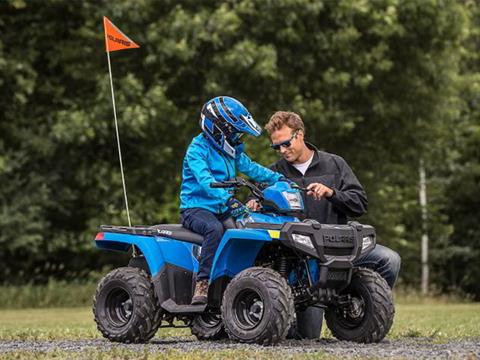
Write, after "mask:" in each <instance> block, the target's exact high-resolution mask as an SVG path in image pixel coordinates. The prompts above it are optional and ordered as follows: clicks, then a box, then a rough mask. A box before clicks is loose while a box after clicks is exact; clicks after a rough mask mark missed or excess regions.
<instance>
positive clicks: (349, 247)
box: [279, 221, 376, 268]
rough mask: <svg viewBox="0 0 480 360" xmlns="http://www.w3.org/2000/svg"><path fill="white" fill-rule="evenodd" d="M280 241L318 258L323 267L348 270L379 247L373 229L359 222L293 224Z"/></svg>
mask: <svg viewBox="0 0 480 360" xmlns="http://www.w3.org/2000/svg"><path fill="white" fill-rule="evenodd" d="M279 240H280V241H281V242H282V243H283V244H284V245H285V246H287V247H290V248H292V249H294V250H300V251H301V252H303V253H306V254H307V255H311V256H313V257H316V258H317V259H318V260H319V265H321V266H329V267H339V268H345V267H352V266H353V262H354V261H355V260H357V259H358V258H359V257H360V256H362V255H364V254H367V253H368V252H370V251H371V250H372V249H373V248H374V247H375V244H376V235H375V229H374V228H373V227H372V226H370V225H362V224H360V223H358V222H356V221H351V222H349V223H348V224H347V225H330V224H319V223H299V222H290V223H285V224H284V225H283V227H282V229H281V230H280V237H279Z"/></svg>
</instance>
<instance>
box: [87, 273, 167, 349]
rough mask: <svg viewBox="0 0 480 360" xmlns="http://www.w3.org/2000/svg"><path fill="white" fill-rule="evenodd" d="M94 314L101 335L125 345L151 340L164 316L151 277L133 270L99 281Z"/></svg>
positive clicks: (110, 274) (94, 302) (108, 275)
mask: <svg viewBox="0 0 480 360" xmlns="http://www.w3.org/2000/svg"><path fill="white" fill-rule="evenodd" d="M93 314H94V319H95V322H96V323H97V328H98V330H99V331H100V332H101V333H102V335H103V336H104V337H106V338H107V339H109V340H111V341H116V342H122V343H143V342H146V341H148V340H150V339H151V338H152V337H153V336H154V335H155V333H156V332H157V330H158V327H159V326H160V323H161V315H162V314H161V311H160V307H159V306H158V302H157V298H156V296H155V292H154V290H153V285H152V282H151V281H150V277H149V276H148V275H147V274H146V273H145V272H144V271H143V270H142V269H139V268H133V267H122V268H118V269H115V270H113V271H111V272H110V273H108V274H107V275H106V276H105V277H104V278H103V279H102V280H101V281H100V283H99V284H98V286H97V291H96V293H95V297H94V299H93Z"/></svg>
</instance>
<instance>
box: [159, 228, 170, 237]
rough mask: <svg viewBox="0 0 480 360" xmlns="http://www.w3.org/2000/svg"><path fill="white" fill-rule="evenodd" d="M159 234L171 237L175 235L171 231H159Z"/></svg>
mask: <svg viewBox="0 0 480 360" xmlns="http://www.w3.org/2000/svg"><path fill="white" fill-rule="evenodd" d="M158 233H159V234H162V235H168V236H171V235H172V234H173V233H172V232H171V231H170V230H163V229H162V230H158Z"/></svg>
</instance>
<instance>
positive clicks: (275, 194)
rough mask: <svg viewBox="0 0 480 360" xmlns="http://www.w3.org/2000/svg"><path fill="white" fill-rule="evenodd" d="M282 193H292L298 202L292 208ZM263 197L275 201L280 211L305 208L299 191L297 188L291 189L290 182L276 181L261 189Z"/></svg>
mask: <svg viewBox="0 0 480 360" xmlns="http://www.w3.org/2000/svg"><path fill="white" fill-rule="evenodd" d="M284 193H288V194H292V195H293V196H294V197H295V198H297V200H298V203H297V205H296V207H295V208H294V209H292V206H291V203H290V202H289V201H288V200H287V198H286V197H285V196H284ZM263 197H264V198H265V200H268V201H271V202H273V203H275V204H276V205H277V206H278V208H279V209H280V210H281V211H282V212H285V211H289V210H298V211H303V210H304V208H305V207H304V204H303V198H302V196H301V195H300V191H299V190H298V189H292V188H291V187H290V184H289V183H287V182H285V181H280V182H277V183H275V184H274V185H271V186H269V187H267V188H265V189H264V190H263Z"/></svg>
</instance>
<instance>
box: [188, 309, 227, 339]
mask: <svg viewBox="0 0 480 360" xmlns="http://www.w3.org/2000/svg"><path fill="white" fill-rule="evenodd" d="M190 328H191V330H192V335H195V336H196V337H197V339H198V340H221V339H226V338H228V335H227V333H226V332H225V328H224V327H223V322H222V317H221V316H220V315H219V314H218V315H217V314H201V315H197V316H195V318H194V319H193V321H192V324H191V326H190Z"/></svg>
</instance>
